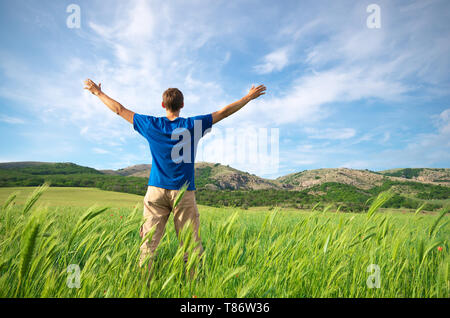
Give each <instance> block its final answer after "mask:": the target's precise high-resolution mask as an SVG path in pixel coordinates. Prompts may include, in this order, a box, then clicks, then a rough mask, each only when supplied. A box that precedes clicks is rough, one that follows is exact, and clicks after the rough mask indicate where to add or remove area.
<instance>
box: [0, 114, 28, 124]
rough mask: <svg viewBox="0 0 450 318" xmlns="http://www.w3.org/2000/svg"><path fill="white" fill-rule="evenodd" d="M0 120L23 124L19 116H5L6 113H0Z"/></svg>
mask: <svg viewBox="0 0 450 318" xmlns="http://www.w3.org/2000/svg"><path fill="white" fill-rule="evenodd" d="M0 121H1V122H4V123H7V124H12V125H15V124H25V121H24V120H23V119H21V118H17V117H11V116H7V115H3V114H0Z"/></svg>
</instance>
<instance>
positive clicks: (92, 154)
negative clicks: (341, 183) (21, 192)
mask: <svg viewBox="0 0 450 318" xmlns="http://www.w3.org/2000/svg"><path fill="white" fill-rule="evenodd" d="M71 3H74V4H77V5H79V6H80V8H81V27H80V28H79V29H70V28H68V27H67V25H66V19H67V17H68V16H69V15H70V13H67V12H66V8H67V6H68V5H69V4H71ZM371 3H375V4H378V5H379V7H380V9H381V11H380V13H381V15H380V16H381V28H379V29H370V28H368V27H367V25H366V20H367V17H368V16H369V15H370V13H367V12H366V8H367V6H368V5H369V4H371ZM0 16H1V19H0V24H1V25H0V38H1V43H2V46H1V48H0V81H1V86H0V133H1V139H0V143H1V145H0V149H1V150H0V151H1V152H0V162H6V161H30V160H33V161H52V162H74V163H77V164H80V165H86V166H91V167H95V168H99V169H118V168H122V167H125V166H128V165H133V164H139V163H151V158H150V153H149V150H148V145H147V142H146V140H145V139H143V138H142V137H141V136H140V135H138V134H137V133H136V132H135V131H134V130H133V128H132V126H131V125H130V124H128V123H127V122H125V121H124V120H123V119H121V118H119V117H118V116H117V115H115V114H114V113H112V112H111V111H110V110H108V109H107V108H106V107H105V106H104V105H103V104H102V103H101V102H100V101H99V100H97V99H96V98H95V97H94V96H93V95H91V94H90V93H88V92H86V91H84V90H83V84H82V82H83V80H84V79H85V78H87V77H89V78H91V79H93V80H94V81H97V82H98V81H100V82H101V83H102V88H103V90H104V91H105V93H107V94H108V95H110V96H111V97H113V98H115V99H117V100H118V101H119V102H121V103H122V104H123V105H124V106H126V107H128V108H130V109H131V110H133V111H135V112H138V113H143V114H149V115H154V116H164V111H163V109H162V108H161V94H162V92H163V91H164V90H165V89H166V88H168V87H178V88H180V89H181V90H182V91H183V93H184V95H185V107H184V109H183V111H182V116H192V115H197V114H206V113H210V112H213V111H215V110H217V109H219V108H220V107H223V106H225V105H227V104H229V103H231V102H233V101H235V100H237V99H239V98H241V97H242V96H244V95H245V93H246V92H247V90H248V88H249V87H250V86H251V84H252V83H254V84H259V83H264V84H265V85H266V86H267V88H268V91H267V94H266V95H265V96H263V97H262V98H260V99H258V100H256V101H253V102H252V103H250V104H248V105H247V106H246V107H245V108H244V109H243V110H241V111H240V112H239V113H237V114H236V115H235V116H233V117H230V118H227V119H226V120H224V121H223V122H221V123H220V124H219V125H218V126H217V130H223V131H225V129H226V128H229V129H237V128H242V127H245V128H247V127H252V128H257V129H258V128H278V130H279V158H280V159H279V168H278V169H272V170H270V171H264V172H263V173H261V170H259V169H258V167H257V166H255V165H252V164H246V163H242V164H240V163H236V164H233V163H231V164H230V165H231V166H234V167H236V168H238V169H243V170H246V171H249V172H252V173H255V174H258V175H262V176H265V177H270V178H274V177H277V176H280V175H284V174H287V173H291V172H295V171H301V170H305V169H315V168H334V167H348V168H357V169H366V168H367V169H371V170H382V169H389V168H396V167H445V168H449V167H450V23H449V21H450V2H449V1H446V0H443V1H431V0H430V1H376V0H371V1H112V0H108V1H75V0H72V1H1V2H0ZM213 132H214V130H213ZM211 135H213V134H211ZM203 143H204V144H203V153H204V154H206V156H205V157H202V159H205V160H207V159H211V158H213V159H215V161H220V162H222V163H225V164H226V163H227V161H226V160H225V159H221V158H220V157H218V156H215V157H208V154H215V153H217V147H218V145H217V143H215V142H214V139H213V138H212V137H211V138H209V139H207V138H205V140H204V141H203ZM226 151H232V150H231V149H225V152H226Z"/></svg>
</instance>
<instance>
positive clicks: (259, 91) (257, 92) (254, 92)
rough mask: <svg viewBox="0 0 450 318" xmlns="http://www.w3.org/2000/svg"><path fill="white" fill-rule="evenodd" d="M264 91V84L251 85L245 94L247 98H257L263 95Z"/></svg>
mask: <svg viewBox="0 0 450 318" xmlns="http://www.w3.org/2000/svg"><path fill="white" fill-rule="evenodd" d="M265 93H266V87H265V86H264V85H259V86H258V87H255V85H252V88H250V91H249V92H248V94H247V97H248V98H249V100H252V99H255V98H258V97H259V96H261V95H264V94H265Z"/></svg>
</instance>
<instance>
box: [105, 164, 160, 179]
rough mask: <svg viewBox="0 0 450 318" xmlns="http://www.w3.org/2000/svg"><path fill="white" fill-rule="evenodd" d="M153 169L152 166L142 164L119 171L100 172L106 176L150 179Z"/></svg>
mask: <svg viewBox="0 0 450 318" xmlns="http://www.w3.org/2000/svg"><path fill="white" fill-rule="evenodd" d="M151 168H152V165H150V164H140V165H134V166H129V167H126V168H122V169H118V170H99V171H100V172H102V173H104V174H110V175H114V176H126V177H128V176H132V177H142V178H148V177H149V176H150V170H151Z"/></svg>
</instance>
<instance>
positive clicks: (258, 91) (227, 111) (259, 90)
mask: <svg viewBox="0 0 450 318" xmlns="http://www.w3.org/2000/svg"><path fill="white" fill-rule="evenodd" d="M265 91H266V87H265V86H264V85H259V86H258V87H255V86H253V85H252V88H251V89H250V91H249V92H248V94H247V95H246V96H245V97H243V98H241V99H240V100H238V101H237V102H234V103H232V104H230V105H228V106H225V107H224V108H222V109H221V110H218V111H216V112H214V113H212V123H213V124H215V123H217V122H219V121H221V120H222V119H224V118H226V117H228V116H230V115H231V114H234V113H235V112H237V111H238V110H239V109H241V108H242V107H244V106H245V105H247V103H248V102H249V101H251V100H253V99H255V98H258V97H259V96H261V95H264V94H265Z"/></svg>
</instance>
